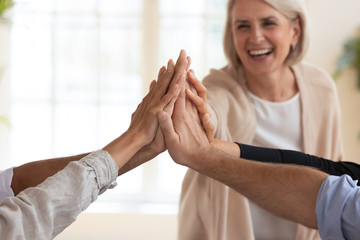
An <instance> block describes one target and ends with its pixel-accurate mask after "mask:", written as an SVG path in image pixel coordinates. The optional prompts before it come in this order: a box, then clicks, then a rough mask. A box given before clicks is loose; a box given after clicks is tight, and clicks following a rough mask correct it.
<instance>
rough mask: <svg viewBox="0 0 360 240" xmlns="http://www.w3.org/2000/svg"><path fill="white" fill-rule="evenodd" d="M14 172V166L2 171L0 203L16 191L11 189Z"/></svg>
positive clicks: (0, 175)
mask: <svg viewBox="0 0 360 240" xmlns="http://www.w3.org/2000/svg"><path fill="white" fill-rule="evenodd" d="M13 174H14V172H13V168H9V169H6V170H3V171H0V203H1V202H2V201H3V200H4V199H5V198H7V197H13V196H14V192H13V190H12V189H11V182H12V178H13Z"/></svg>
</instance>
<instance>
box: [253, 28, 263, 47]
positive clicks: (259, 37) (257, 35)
mask: <svg viewBox="0 0 360 240" xmlns="http://www.w3.org/2000/svg"><path fill="white" fill-rule="evenodd" d="M250 40H251V42H252V43H255V44H258V43H260V42H261V41H263V40H264V35H263V32H262V31H261V29H260V28H257V27H255V28H253V29H252V31H251V36H250Z"/></svg>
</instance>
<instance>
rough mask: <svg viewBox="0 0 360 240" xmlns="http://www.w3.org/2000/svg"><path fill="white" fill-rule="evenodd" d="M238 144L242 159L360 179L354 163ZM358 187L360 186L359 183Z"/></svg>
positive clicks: (359, 166) (359, 169) (359, 170)
mask: <svg viewBox="0 0 360 240" xmlns="http://www.w3.org/2000/svg"><path fill="white" fill-rule="evenodd" d="M236 144H238V146H239V147H240V152H241V156H240V157H241V158H245V159H248V160H254V161H259V162H271V163H286V164H295V165H302V166H308V167H313V168H317V169H319V170H320V171H323V172H325V173H327V174H330V175H335V176H341V175H343V174H347V175H349V176H350V177H351V178H352V179H354V180H359V179H360V165H358V164H356V163H353V162H334V161H331V160H328V159H324V158H320V157H316V156H313V155H309V154H305V153H302V152H297V151H291V150H281V149H273V148H263V147H255V146H250V145H246V144H241V143H236ZM358 185H360V184H359V182H358Z"/></svg>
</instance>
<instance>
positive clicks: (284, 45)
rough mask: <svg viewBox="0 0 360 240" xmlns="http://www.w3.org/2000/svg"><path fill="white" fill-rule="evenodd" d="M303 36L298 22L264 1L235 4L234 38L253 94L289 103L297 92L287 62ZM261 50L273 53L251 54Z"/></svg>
mask: <svg viewBox="0 0 360 240" xmlns="http://www.w3.org/2000/svg"><path fill="white" fill-rule="evenodd" d="M300 34H301V28H300V25H299V21H298V19H295V20H289V19H288V18H287V17H285V16H284V15H283V14H281V13H280V12H279V11H277V10H275V9H274V8H272V7H271V6H270V5H268V4H267V3H265V2H264V1H262V0H237V1H236V2H235V4H234V6H233V9H232V36H233V41H234V45H235V49H236V53H237V54H238V56H239V58H240V60H241V62H242V65H243V67H244V72H245V77H246V79H247V83H248V87H249V89H250V91H252V92H253V93H254V94H255V95H257V96H258V97H260V98H263V99H266V100H269V101H285V100H287V99H290V98H291V97H292V96H294V95H295V94H296V93H297V91H298V89H297V85H296V82H295V78H294V75H293V73H292V72H291V69H290V68H289V66H287V65H286V63H285V60H286V58H287V56H288V54H289V51H290V48H291V45H293V44H297V42H298V39H299V36H300ZM258 50H269V51H270V54H268V55H262V56H260V55H257V56H254V55H252V54H251V53H252V51H258Z"/></svg>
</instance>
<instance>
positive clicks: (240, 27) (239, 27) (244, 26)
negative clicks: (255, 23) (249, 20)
mask: <svg viewBox="0 0 360 240" xmlns="http://www.w3.org/2000/svg"><path fill="white" fill-rule="evenodd" d="M247 28H250V26H249V25H245V24H242V25H238V26H237V29H247Z"/></svg>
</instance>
